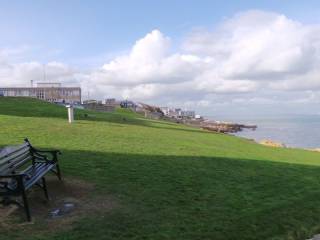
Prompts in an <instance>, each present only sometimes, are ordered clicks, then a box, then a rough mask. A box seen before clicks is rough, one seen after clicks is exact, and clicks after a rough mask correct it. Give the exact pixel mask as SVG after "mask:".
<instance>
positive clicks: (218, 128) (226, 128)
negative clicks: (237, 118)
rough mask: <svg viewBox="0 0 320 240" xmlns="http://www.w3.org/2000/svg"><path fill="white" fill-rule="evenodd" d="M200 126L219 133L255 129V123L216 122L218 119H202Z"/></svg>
mask: <svg viewBox="0 0 320 240" xmlns="http://www.w3.org/2000/svg"><path fill="white" fill-rule="evenodd" d="M200 127H201V128H202V129H205V130H209V131H213V132H220V133H236V132H240V131H242V130H243V129H251V130H256V129H257V126H256V125H244V124H238V123H229V122H218V121H203V122H202V123H201V124H200Z"/></svg>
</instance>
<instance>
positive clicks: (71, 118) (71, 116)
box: [66, 104, 74, 123]
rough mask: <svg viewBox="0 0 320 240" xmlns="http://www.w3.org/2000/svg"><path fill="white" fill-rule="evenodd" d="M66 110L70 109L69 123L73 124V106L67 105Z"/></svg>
mask: <svg viewBox="0 0 320 240" xmlns="http://www.w3.org/2000/svg"><path fill="white" fill-rule="evenodd" d="M66 108H67V109H68V121H69V123H73V121H74V116H73V106H72V105H71V104H70V105H66Z"/></svg>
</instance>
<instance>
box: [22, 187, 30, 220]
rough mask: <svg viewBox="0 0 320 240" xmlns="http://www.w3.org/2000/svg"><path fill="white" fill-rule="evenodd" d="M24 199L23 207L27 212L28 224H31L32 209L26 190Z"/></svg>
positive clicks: (23, 191)
mask: <svg viewBox="0 0 320 240" xmlns="http://www.w3.org/2000/svg"><path fill="white" fill-rule="evenodd" d="M22 199H23V206H24V210H25V212H26V216H27V220H28V222H30V221H31V215H30V209H29V204H28V199H27V194H26V192H25V190H24V189H23V190H22Z"/></svg>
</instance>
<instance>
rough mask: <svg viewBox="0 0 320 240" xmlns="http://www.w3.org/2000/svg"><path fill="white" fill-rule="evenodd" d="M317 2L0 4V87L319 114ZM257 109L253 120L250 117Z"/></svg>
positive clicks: (1, 0) (202, 107)
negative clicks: (45, 87)
mask: <svg viewBox="0 0 320 240" xmlns="http://www.w3.org/2000/svg"><path fill="white" fill-rule="evenodd" d="M319 9H320V2H319V1H307V3H303V2H302V1H272V0H269V1H209V0H208V1H205V0H203V1H182V0H181V1H178V0H176V1H173V0H171V1H169V0H162V1H146V0H143V1H142V0H136V1H129V0H127V1H123V0H122V1H121V0H118V1H80V0H77V1H76V0H69V1H62V0H61V1H59V0H58V1H49V0H47V1H40V0H38V1H36V0H29V1H13V0H11V1H5V0H0V31H1V32H0V36H1V37H0V84H1V85H4V86H9V85H10V86H18V85H19V86H21V85H26V84H29V82H30V79H33V80H35V81H41V80H42V79H41V78H42V76H43V69H46V72H47V76H48V80H49V81H60V82H62V83H64V84H66V85H67V84H73V85H80V86H81V87H82V88H83V92H89V93H90V96H92V97H95V98H99V99H103V98H106V97H117V98H131V99H133V100H137V101H145V102H148V103H153V104H157V105H169V106H180V107H184V108H186V109H190V108H195V109H196V110H199V111H200V112H201V113H205V114H211V113H212V111H213V110H212V109H215V111H220V112H221V111H223V110H224V109H232V110H233V111H232V112H234V113H235V114H238V113H239V114H246V113H248V112H250V113H252V112H257V113H258V112H260V113H264V112H268V113H275V114H278V113H282V112H289V113H292V112H296V111H297V106H298V107H299V108H298V109H299V112H301V113H314V112H315V110H314V109H315V108H316V106H317V105H318V104H319V103H320V81H319V79H320V72H319V70H318V69H319V67H320V39H319V37H318V36H319V34H320V15H319ZM252 109H254V110H256V111H252Z"/></svg>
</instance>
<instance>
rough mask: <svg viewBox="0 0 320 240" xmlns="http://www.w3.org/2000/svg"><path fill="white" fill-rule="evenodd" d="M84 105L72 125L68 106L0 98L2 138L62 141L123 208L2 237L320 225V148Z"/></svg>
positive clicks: (296, 235) (200, 234)
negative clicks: (278, 144)
mask: <svg viewBox="0 0 320 240" xmlns="http://www.w3.org/2000/svg"><path fill="white" fill-rule="evenodd" d="M76 112H77V113H76V119H77V121H76V122H75V124H72V125H70V124H68V123H67V121H66V119H65V117H66V109H65V108H63V107H59V106H55V105H51V104H48V103H43V102H39V101H37V100H30V99H18V98H0V125H1V132H0V145H2V146H4V145H10V144H19V143H21V142H22V140H23V138H24V137H28V138H29V139H30V141H31V142H32V143H33V144H34V145H36V146H38V147H43V148H58V149H61V150H62V151H63V156H62V158H61V162H62V169H63V173H64V174H65V175H66V176H68V177H75V178H79V179H83V180H85V181H88V182H90V183H93V184H94V185H95V194H97V196H100V197H101V196H103V195H105V196H112V198H114V199H116V201H117V202H118V203H119V207H118V208H116V209H114V210H112V211H109V210H108V211H104V209H101V212H100V213H99V214H97V215H95V216H88V217H83V218H81V219H79V220H78V221H77V222H75V223H74V224H73V226H72V227H71V228H69V229H68V230H62V231H55V232H50V233H49V234H43V233H41V232H40V231H37V227H36V226H34V225H30V226H25V227H24V228H27V229H18V231H15V232H13V231H6V230H5V229H1V230H0V231H1V239H5V240H7V239H10V240H11V239H45V240H46V239H48V240H49V239H68V240H69V239H70V240H71V239H72V240H73V239H306V238H307V237H309V236H311V235H312V234H314V233H317V232H319V231H320V208H319V201H320V200H319V199H320V154H319V153H315V152H308V151H303V150H298V149H276V148H269V147H264V146H261V145H258V144H255V143H252V142H250V141H247V140H244V139H241V138H237V137H233V136H227V135H221V134H212V133H208V132H204V131H201V130H197V129H192V128H188V127H185V126H181V125H176V124H172V123H166V122H161V121H151V120H146V119H143V118H141V117H140V116H138V115H135V114H133V113H130V112H127V111H123V110H122V111H120V110H119V111H117V112H116V113H96V112H88V111H84V110H76ZM85 113H87V115H88V117H85ZM30 204H32V203H30ZM25 231H27V232H28V233H30V232H32V233H33V234H32V236H31V235H29V236H26V234H24V233H25Z"/></svg>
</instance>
